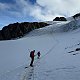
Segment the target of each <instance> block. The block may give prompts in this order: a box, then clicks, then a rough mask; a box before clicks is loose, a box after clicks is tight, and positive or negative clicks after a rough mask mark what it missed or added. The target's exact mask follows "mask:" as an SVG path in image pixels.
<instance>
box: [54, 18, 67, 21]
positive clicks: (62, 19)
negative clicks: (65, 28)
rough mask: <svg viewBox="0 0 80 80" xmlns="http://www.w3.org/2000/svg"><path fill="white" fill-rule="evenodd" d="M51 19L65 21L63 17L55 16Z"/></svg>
mask: <svg viewBox="0 0 80 80" xmlns="http://www.w3.org/2000/svg"><path fill="white" fill-rule="evenodd" d="M53 21H67V19H66V18H65V17H56V18H55V19H54V20H53Z"/></svg>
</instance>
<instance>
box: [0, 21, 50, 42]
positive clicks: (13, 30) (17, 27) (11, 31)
mask: <svg viewBox="0 0 80 80" xmlns="http://www.w3.org/2000/svg"><path fill="white" fill-rule="evenodd" d="M47 25H49V24H47V23H44V22H31V23H30V22H23V23H18V22H17V23H14V24H9V25H8V26H5V27H3V28H2V30H1V31H0V40H11V39H15V38H20V37H23V36H24V35H25V34H27V33H29V32H30V31H32V30H34V29H38V28H42V27H45V26H47Z"/></svg>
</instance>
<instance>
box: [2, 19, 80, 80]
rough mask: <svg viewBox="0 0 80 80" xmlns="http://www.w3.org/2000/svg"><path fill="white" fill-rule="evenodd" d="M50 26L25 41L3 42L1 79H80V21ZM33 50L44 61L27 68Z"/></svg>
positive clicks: (28, 36) (39, 30)
mask: <svg viewBox="0 0 80 80" xmlns="http://www.w3.org/2000/svg"><path fill="white" fill-rule="evenodd" d="M47 23H50V24H51V25H50V26H46V27H44V28H40V29H36V30H34V31H32V32H30V33H29V34H28V35H26V36H25V37H24V38H21V39H18V40H11V41H1V42H0V80H80V62H79V60H80V52H79V51H75V50H76V48H80V37H79V35H80V28H79V26H80V20H79V19H78V20H72V21H67V22H47ZM33 49H35V50H36V53H37V52H38V51H41V58H40V59H39V60H38V59H37V57H35V61H34V67H33V68H31V67H28V68H26V69H25V66H29V63H30V58H29V52H30V51H31V50H33ZM71 51H74V52H71ZM69 52H71V53H69ZM36 53H35V54H36Z"/></svg>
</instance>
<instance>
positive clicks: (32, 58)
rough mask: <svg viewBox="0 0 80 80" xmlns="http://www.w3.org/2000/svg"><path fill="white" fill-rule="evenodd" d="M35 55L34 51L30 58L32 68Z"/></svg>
mask: <svg viewBox="0 0 80 80" xmlns="http://www.w3.org/2000/svg"><path fill="white" fill-rule="evenodd" d="M34 53H35V50H33V51H31V52H30V57H31V63H30V66H31V67H33V62H34V56H35V55H34Z"/></svg>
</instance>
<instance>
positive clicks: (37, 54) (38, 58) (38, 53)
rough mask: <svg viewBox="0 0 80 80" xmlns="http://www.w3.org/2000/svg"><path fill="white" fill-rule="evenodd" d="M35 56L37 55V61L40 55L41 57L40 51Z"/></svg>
mask: <svg viewBox="0 0 80 80" xmlns="http://www.w3.org/2000/svg"><path fill="white" fill-rule="evenodd" d="M37 55H38V57H37V58H38V59H39V58H40V55H41V53H40V51H39V52H38V53H37Z"/></svg>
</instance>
